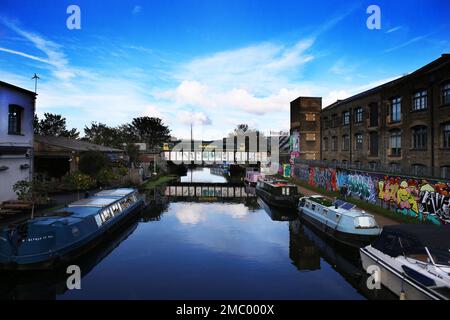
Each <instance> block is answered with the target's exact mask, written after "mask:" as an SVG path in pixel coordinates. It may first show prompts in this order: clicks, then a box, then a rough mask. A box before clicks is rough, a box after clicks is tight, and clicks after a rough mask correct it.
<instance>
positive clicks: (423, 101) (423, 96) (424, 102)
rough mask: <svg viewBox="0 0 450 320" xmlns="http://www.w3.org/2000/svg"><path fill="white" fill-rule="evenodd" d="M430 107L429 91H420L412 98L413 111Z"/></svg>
mask: <svg viewBox="0 0 450 320" xmlns="http://www.w3.org/2000/svg"><path fill="white" fill-rule="evenodd" d="M427 107H428V91H427V90H419V91H416V92H415V93H414V94H413V96H412V110H413V111H419V110H425V109H426V108H427Z"/></svg>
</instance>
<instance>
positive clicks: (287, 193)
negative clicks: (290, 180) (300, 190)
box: [286, 188, 289, 196]
mask: <svg viewBox="0 0 450 320" xmlns="http://www.w3.org/2000/svg"><path fill="white" fill-rule="evenodd" d="M286 195H287V196H288V195H289V188H286Z"/></svg>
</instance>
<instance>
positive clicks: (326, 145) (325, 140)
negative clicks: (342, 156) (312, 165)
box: [323, 138, 328, 151]
mask: <svg viewBox="0 0 450 320" xmlns="http://www.w3.org/2000/svg"><path fill="white" fill-rule="evenodd" d="M323 151H328V138H323Z"/></svg>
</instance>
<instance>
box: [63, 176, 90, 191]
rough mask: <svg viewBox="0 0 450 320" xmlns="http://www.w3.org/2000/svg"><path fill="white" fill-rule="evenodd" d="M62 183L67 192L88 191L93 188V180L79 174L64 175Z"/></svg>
mask: <svg viewBox="0 0 450 320" xmlns="http://www.w3.org/2000/svg"><path fill="white" fill-rule="evenodd" d="M64 183H65V184H66V187H67V188H68V189H69V190H88V189H90V188H92V187H93V186H95V180H94V179H93V178H91V177H90V176H88V175H86V174H83V173H81V172H74V173H72V174H69V175H66V176H65V177H64Z"/></svg>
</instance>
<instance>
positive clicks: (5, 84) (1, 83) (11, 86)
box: [0, 81, 37, 97]
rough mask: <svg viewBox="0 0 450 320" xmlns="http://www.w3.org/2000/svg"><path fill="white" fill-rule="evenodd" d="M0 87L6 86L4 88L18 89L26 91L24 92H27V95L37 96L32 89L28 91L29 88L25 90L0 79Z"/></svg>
mask: <svg viewBox="0 0 450 320" xmlns="http://www.w3.org/2000/svg"><path fill="white" fill-rule="evenodd" d="M0 87H6V88H9V89H13V90H16V91H20V92H22V93H26V94H29V95H31V96H34V97H35V96H37V94H35V93H34V92H33V91H30V90H27V89H24V88H21V87H18V86H15V85H13V84H10V83H7V82H4V81H0Z"/></svg>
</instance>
